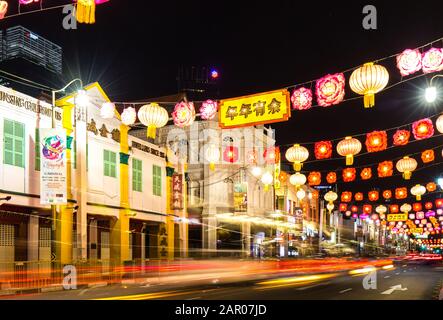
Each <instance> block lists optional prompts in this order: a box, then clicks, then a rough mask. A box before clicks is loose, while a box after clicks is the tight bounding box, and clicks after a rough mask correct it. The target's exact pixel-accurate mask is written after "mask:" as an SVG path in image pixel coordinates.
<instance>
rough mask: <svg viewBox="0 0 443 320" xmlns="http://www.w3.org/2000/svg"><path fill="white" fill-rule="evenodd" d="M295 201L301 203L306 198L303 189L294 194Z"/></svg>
mask: <svg viewBox="0 0 443 320" xmlns="http://www.w3.org/2000/svg"><path fill="white" fill-rule="evenodd" d="M296 196H297V199H298V200H300V201H302V200H303V199H304V198H305V197H306V192H305V190H303V189H300V190H298V191H297V193H296Z"/></svg>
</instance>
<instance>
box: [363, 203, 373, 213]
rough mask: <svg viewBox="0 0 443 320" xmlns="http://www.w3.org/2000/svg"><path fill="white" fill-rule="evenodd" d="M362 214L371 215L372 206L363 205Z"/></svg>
mask: <svg viewBox="0 0 443 320" xmlns="http://www.w3.org/2000/svg"><path fill="white" fill-rule="evenodd" d="M363 213H365V214H370V213H372V206H371V205H370V204H365V205H363Z"/></svg>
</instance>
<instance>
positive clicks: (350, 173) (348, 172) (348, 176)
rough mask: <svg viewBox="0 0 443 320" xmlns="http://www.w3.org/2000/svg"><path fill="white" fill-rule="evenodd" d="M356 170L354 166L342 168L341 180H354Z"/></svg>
mask: <svg viewBox="0 0 443 320" xmlns="http://www.w3.org/2000/svg"><path fill="white" fill-rule="evenodd" d="M356 175H357V172H356V170H355V168H346V169H343V181H344V182H352V181H354V180H355V178H356Z"/></svg>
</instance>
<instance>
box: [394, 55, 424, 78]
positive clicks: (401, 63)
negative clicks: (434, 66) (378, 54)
mask: <svg viewBox="0 0 443 320" xmlns="http://www.w3.org/2000/svg"><path fill="white" fill-rule="evenodd" d="M421 60H422V55H421V53H420V50H418V49H416V50H411V49H406V50H405V51H403V52H402V53H401V54H399V55H398V56H397V68H398V70H400V74H401V75H402V76H403V77H406V76H409V75H411V74H414V73H416V72H418V71H420V70H421V68H422V63H421Z"/></svg>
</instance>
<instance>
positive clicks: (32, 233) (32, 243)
mask: <svg viewBox="0 0 443 320" xmlns="http://www.w3.org/2000/svg"><path fill="white" fill-rule="evenodd" d="M38 220H39V218H38V217H37V216H36V215H34V214H33V215H32V216H29V224H28V261H38V236H39V235H38V233H39V230H38V228H39V226H38Z"/></svg>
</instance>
